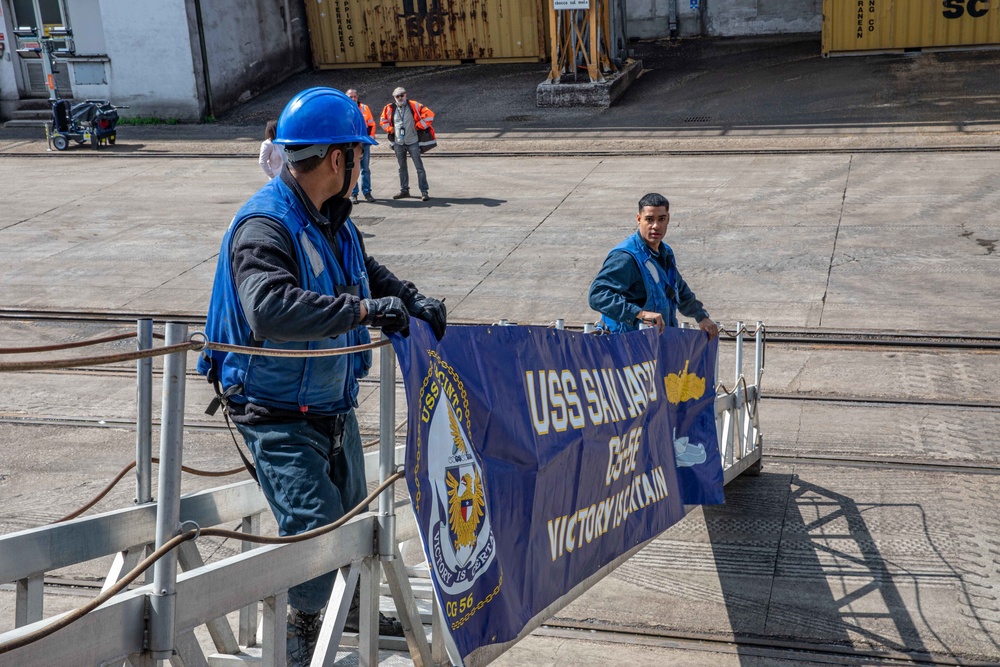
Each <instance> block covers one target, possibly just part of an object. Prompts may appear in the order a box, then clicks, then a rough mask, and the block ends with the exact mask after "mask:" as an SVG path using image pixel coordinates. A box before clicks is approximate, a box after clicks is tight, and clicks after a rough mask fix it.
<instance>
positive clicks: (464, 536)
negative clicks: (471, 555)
mask: <svg viewBox="0 0 1000 667" xmlns="http://www.w3.org/2000/svg"><path fill="white" fill-rule="evenodd" d="M475 475H476V476H475V477H473V476H472V475H471V474H469V473H465V474H464V475H462V481H461V482H460V481H458V480H457V479H455V476H454V475H452V474H451V471H449V472H448V475H447V477H445V482H446V483H447V484H448V523H449V524H450V525H451V529H452V531H454V533H455V549H456V550H458V549H461V548H462V547H471V546H472V545H473V544H475V543H476V529H477V528H478V527H479V522H480V521H481V520H482V518H483V507H484V506H485V505H486V500H485V499H484V498H483V484H482V480H481V479H480V478H479V471H478V470H476V473H475Z"/></svg>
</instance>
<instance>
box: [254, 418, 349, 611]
mask: <svg viewBox="0 0 1000 667" xmlns="http://www.w3.org/2000/svg"><path fill="white" fill-rule="evenodd" d="M236 427H237V428H238V429H239V431H240V433H241V434H243V439H244V440H246V443H247V447H249V448H250V451H251V452H252V453H253V458H254V462H255V463H256V464H257V477H258V478H259V480H260V488H261V490H262V491H263V492H264V495H265V496H267V501H268V503H269V504H270V505H271V511H272V512H274V518H275V519H277V521H278V532H279V533H280V534H281V535H298V534H299V533H304V532H305V531H307V530H311V529H313V528H319V527H320V526H325V525H326V524H328V523H332V522H333V521H336V520H337V519H339V518H340V517H342V516H343V515H344V514H345V513H346V512H347V510H349V509H351V508H353V507H354V506H356V505H358V504H359V503H360V502H361V501H362V500H363V499H364V497H365V496H366V495H368V493H367V485H366V484H365V461H364V453H363V452H362V451H361V433H360V431H359V430H358V419H357V417H356V416H355V414H354V410H351V411H350V412H348V413H347V414H346V415H345V422H344V437H343V443H342V446H341V450H340V452H339V453H336V454H334V453H333V452H332V449H333V444H334V443H333V442H332V434H331V433H329V432H327V429H325V428H324V426H323V425H322V422H320V424H317V425H313V424H312V423H311V422H308V421H305V420H302V421H294V422H286V423H282V424H267V425H262V426H261V425H257V426H247V425H245V424H237V425H236ZM335 577H336V570H334V571H333V572H328V573H326V574H323V575H320V576H318V577H316V578H315V579H310V580H309V581H307V582H305V583H302V584H299V585H298V586H295V587H293V588H291V589H289V591H288V603H289V604H290V605H291V606H292V607H294V608H295V609H298V610H299V611H302V612H305V613H308V614H313V613H316V612H318V611H320V610H321V609H322V608H323V607H324V606H325V605H326V603H327V601H328V600H329V598H330V592H331V591H332V590H333V582H334V579H335Z"/></svg>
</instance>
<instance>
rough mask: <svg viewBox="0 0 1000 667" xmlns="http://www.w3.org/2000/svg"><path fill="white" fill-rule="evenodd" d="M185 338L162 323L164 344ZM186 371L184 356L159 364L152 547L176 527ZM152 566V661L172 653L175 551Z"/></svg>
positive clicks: (183, 330)
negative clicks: (157, 464)
mask: <svg viewBox="0 0 1000 667" xmlns="http://www.w3.org/2000/svg"><path fill="white" fill-rule="evenodd" d="M187 337H188V332H187V325H186V324H183V323H178V322H169V323H168V324H167V335H166V345H178V344H180V343H184V342H187ZM186 370H187V352H175V353H173V354H171V355H169V356H167V358H166V359H165V360H164V363H163V407H162V411H163V413H162V416H161V426H160V474H159V478H158V479H159V486H158V490H157V494H158V498H157V500H156V548H160V546H162V545H163V544H164V543H165V542H168V541H169V540H170V539H171V538H173V537H174V536H175V535H176V534H177V532H178V530H179V529H180V517H181V462H182V459H183V452H182V447H183V441H184V381H185V372H186ZM153 568H154V569H153V593H152V594H151V595H150V596H149V652H150V656H151V657H152V659H153V660H169V659H170V658H171V657H172V656H173V654H174V609H175V603H176V595H177V591H176V587H177V550H176V549H174V550H173V551H171V552H170V553H168V554H167V555H166V556H164V557H163V558H161V559H160V560H158V561H156V563H155V564H154V565H153Z"/></svg>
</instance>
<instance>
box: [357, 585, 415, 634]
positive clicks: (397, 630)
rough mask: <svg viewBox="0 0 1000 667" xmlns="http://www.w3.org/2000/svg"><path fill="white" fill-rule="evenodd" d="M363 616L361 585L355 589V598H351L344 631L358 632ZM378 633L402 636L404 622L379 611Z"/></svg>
mask: <svg viewBox="0 0 1000 667" xmlns="http://www.w3.org/2000/svg"><path fill="white" fill-rule="evenodd" d="M360 616H361V587H360V586H359V587H358V588H355V589H354V599H353V600H351V608H350V610H349V611H348V612H347V620H346V621H345V622H344V632H357V631H358V627H359V620H360V618H359V617H360ZM378 633H379V634H380V635H382V636H383V637H402V636H403V624H402V623H400V622H399V619H398V618H393V617H392V616H386V615H385V614H383V613H382V612H379V613H378Z"/></svg>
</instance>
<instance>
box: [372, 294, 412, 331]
mask: <svg viewBox="0 0 1000 667" xmlns="http://www.w3.org/2000/svg"><path fill="white" fill-rule="evenodd" d="M362 303H363V304H365V309H366V310H367V311H368V314H367V315H365V318H364V319H363V320H361V324H365V325H368V326H373V327H380V328H381V329H382V332H383V333H387V334H390V333H396V332H399V331H402V332H403V335H407V334H408V333H409V332H410V314H409V313H408V312H406V308H405V307H404V306H403V300H402V299H400V298H399V297H398V296H384V297H382V298H381V299H364V300H363V301H362Z"/></svg>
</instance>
